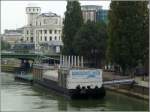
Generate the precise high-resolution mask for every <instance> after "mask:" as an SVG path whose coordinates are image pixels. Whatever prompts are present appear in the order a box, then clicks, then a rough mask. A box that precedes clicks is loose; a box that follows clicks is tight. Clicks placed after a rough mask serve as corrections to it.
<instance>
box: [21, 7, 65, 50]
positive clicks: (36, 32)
mask: <svg viewBox="0 0 150 112" xmlns="http://www.w3.org/2000/svg"><path fill="white" fill-rule="evenodd" d="M26 14H27V16H28V22H27V25H26V26H25V27H24V31H23V37H24V39H23V40H24V42H26V43H33V44H34V45H35V49H40V48H41V45H43V44H46V45H47V46H48V47H51V46H53V47H55V50H56V52H60V47H61V46H62V45H63V44H62V40H61V34H62V19H61V17H60V16H59V15H57V14H55V13H52V12H48V13H41V8H40V7H37V6H28V7H26Z"/></svg>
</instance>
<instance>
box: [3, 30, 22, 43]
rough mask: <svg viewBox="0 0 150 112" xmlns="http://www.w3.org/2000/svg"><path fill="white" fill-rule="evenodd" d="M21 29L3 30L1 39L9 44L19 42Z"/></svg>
mask: <svg viewBox="0 0 150 112" xmlns="http://www.w3.org/2000/svg"><path fill="white" fill-rule="evenodd" d="M22 33H23V29H16V30H5V32H4V34H3V35H2V39H3V40H4V41H6V42H8V43H10V44H11V45H14V44H15V43H18V42H20V41H21V40H22V39H23V35H22Z"/></svg>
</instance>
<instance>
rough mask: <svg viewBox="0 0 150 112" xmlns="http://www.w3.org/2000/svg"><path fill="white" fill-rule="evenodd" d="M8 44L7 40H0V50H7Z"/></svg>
mask: <svg viewBox="0 0 150 112" xmlns="http://www.w3.org/2000/svg"><path fill="white" fill-rule="evenodd" d="M10 47H11V46H10V44H9V43H8V42H6V41H3V40H2V41H1V50H8V49H10Z"/></svg>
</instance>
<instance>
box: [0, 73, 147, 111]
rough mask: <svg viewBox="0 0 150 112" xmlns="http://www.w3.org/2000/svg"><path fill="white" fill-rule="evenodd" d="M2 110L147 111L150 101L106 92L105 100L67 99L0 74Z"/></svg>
mask: <svg viewBox="0 0 150 112" xmlns="http://www.w3.org/2000/svg"><path fill="white" fill-rule="evenodd" d="M0 78H1V111H15V112H16V111H17V112H21V111H23V112H57V111H68V112H71V111H85V112H93V111H102V110H106V111H148V108H149V104H148V101H145V100H141V99H137V98H133V97H129V96H126V95H122V94H118V93H115V92H110V91H106V92H107V94H106V97H105V98H104V99H102V100H67V99H65V98H64V97H62V96H60V95H57V94H56V93H53V92H51V91H49V90H47V89H45V88H43V87H32V86H31V85H29V84H26V83H23V82H17V81H14V79H13V74H8V73H2V74H1V77H0Z"/></svg>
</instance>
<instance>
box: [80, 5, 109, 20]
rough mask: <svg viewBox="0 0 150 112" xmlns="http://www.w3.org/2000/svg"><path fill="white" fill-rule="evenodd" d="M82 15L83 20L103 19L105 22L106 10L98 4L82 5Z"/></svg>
mask: <svg viewBox="0 0 150 112" xmlns="http://www.w3.org/2000/svg"><path fill="white" fill-rule="evenodd" d="M81 11H82V16H83V20H84V22H87V21H88V20H90V21H94V22H97V21H104V22H106V23H107V15H108V10H104V9H102V6H98V5H82V6H81Z"/></svg>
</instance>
